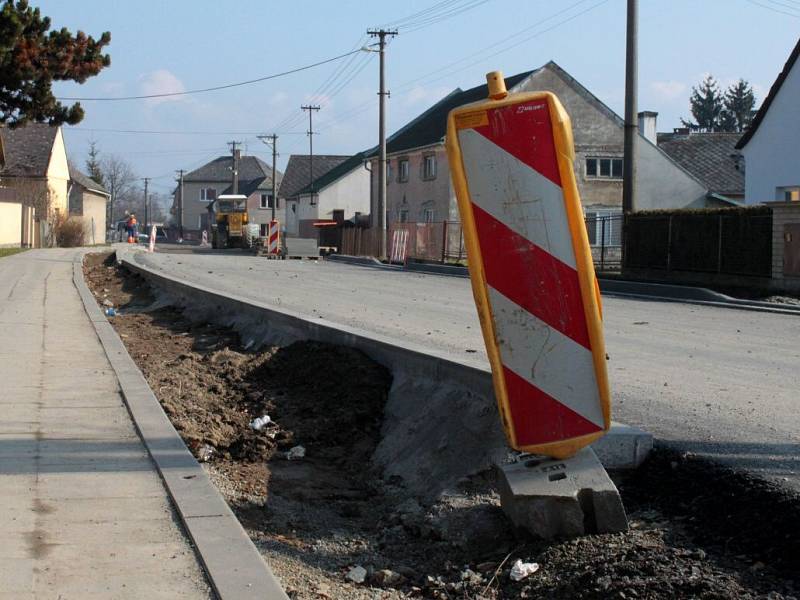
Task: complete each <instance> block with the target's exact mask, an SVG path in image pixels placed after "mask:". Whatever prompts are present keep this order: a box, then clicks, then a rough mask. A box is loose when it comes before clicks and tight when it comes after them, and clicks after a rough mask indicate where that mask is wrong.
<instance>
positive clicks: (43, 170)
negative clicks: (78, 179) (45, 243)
mask: <svg viewBox="0 0 800 600" xmlns="http://www.w3.org/2000/svg"><path fill="white" fill-rule="evenodd" d="M0 137H1V138H2V143H3V151H4V157H5V164H4V166H3V168H2V170H0V181H2V185H3V187H6V188H11V189H13V190H14V191H15V194H16V197H17V199H18V201H19V202H20V203H21V204H22V205H23V206H29V207H32V208H33V209H34V210H35V213H36V219H37V220H38V221H39V222H40V223H44V224H46V225H45V229H49V224H52V222H53V220H54V219H55V218H56V215H58V214H60V215H67V212H68V209H69V200H68V197H69V184H70V176H69V166H68V164H67V151H66V148H65V147H64V136H63V133H62V131H61V128H60V127H51V126H50V125H47V124H44V123H30V124H28V125H25V126H23V127H17V128H15V129H11V128H8V127H3V128H0ZM44 233H45V235H46V236H47V235H48V231H45V232H44Z"/></svg>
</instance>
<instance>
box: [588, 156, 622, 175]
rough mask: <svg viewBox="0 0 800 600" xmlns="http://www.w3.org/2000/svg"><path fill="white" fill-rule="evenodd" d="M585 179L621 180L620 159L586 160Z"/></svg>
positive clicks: (595, 158)
mask: <svg viewBox="0 0 800 600" xmlns="http://www.w3.org/2000/svg"><path fill="white" fill-rule="evenodd" d="M586 177H589V178H597V179H622V159H621V158H612V157H592V158H587V159H586Z"/></svg>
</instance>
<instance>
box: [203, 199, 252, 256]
mask: <svg viewBox="0 0 800 600" xmlns="http://www.w3.org/2000/svg"><path fill="white" fill-rule="evenodd" d="M210 208H211V210H212V211H213V213H214V221H213V223H214V224H213V226H212V231H211V247H212V248H249V247H250V245H251V244H252V240H251V236H250V233H249V228H248V226H247V220H248V219H247V196H243V195H241V194H222V195H221V196H219V197H218V198H217V199H216V200H215V201H214V202H213V205H212V207H210Z"/></svg>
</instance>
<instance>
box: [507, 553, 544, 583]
mask: <svg viewBox="0 0 800 600" xmlns="http://www.w3.org/2000/svg"><path fill="white" fill-rule="evenodd" d="M538 570H539V563H526V562H522V559H519V558H518V559H517V562H515V563H514V565H513V566H512V567H511V573H510V574H509V575H510V577H511V579H513V580H514V581H522V580H523V579H525V578H526V577H528V576H529V575H533V574H534V573H536V571H538Z"/></svg>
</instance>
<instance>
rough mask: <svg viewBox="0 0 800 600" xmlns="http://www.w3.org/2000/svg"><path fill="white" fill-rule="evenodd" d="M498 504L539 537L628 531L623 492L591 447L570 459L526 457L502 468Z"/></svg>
mask: <svg viewBox="0 0 800 600" xmlns="http://www.w3.org/2000/svg"><path fill="white" fill-rule="evenodd" d="M499 483H500V502H501V505H502V507H503V511H504V512H505V513H506V515H507V516H508V517H509V518H510V519H511V521H512V522H513V523H514V525H515V526H516V527H519V528H522V529H526V530H527V531H529V532H530V533H531V534H533V535H535V536H536V537H540V538H544V539H550V538H554V537H574V536H579V535H584V534H587V533H613V532H619V531H627V529H628V518H627V516H626V515H625V508H624V507H623V506H622V500H621V499H620V496H619V492H618V491H617V488H616V486H615V485H614V483H613V482H612V481H611V478H609V476H608V473H606V471H605V469H604V468H603V465H602V464H600V460H599V459H598V458H597V455H596V454H595V453H594V451H593V450H592V449H591V448H584V449H583V450H581V451H580V452H578V454H576V455H575V456H573V457H572V458H569V459H566V460H553V459H545V460H541V459H537V458H535V457H528V458H525V459H523V460H521V461H520V462H517V463H513V464H510V465H505V466H503V467H501V468H500V478H499Z"/></svg>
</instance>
